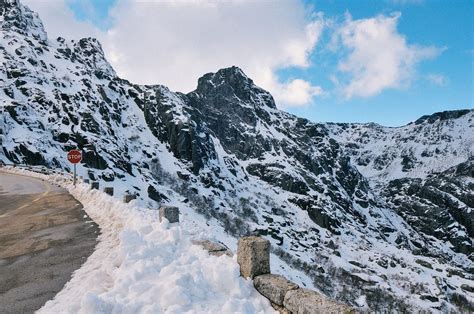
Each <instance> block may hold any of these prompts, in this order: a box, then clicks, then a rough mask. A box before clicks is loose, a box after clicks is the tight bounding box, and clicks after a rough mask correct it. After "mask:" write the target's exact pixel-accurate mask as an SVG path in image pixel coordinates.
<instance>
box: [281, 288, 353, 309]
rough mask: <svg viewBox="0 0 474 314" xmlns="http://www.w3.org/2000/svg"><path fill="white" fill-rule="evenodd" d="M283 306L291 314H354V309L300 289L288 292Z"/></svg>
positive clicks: (310, 291)
mask: <svg viewBox="0 0 474 314" xmlns="http://www.w3.org/2000/svg"><path fill="white" fill-rule="evenodd" d="M283 305H284V306H285V308H286V309H288V310H289V311H290V312H291V313H295V314H303V313H314V314H319V313H321V314H326V313H327V314H336V313H337V314H339V313H355V311H354V309H353V308H351V307H350V306H348V305H346V304H342V303H338V302H336V301H333V300H330V299H328V298H326V297H325V296H323V295H321V294H319V293H317V292H316V291H312V290H308V289H302V288H301V289H296V290H290V291H288V292H287V293H286V295H285V300H284V301H283Z"/></svg>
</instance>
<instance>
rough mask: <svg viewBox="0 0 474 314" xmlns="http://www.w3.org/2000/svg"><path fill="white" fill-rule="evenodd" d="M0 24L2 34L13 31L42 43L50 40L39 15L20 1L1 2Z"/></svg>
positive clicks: (8, 0)
mask: <svg viewBox="0 0 474 314" xmlns="http://www.w3.org/2000/svg"><path fill="white" fill-rule="evenodd" d="M0 23H1V30H2V32H6V31H9V30H13V31H15V32H18V33H20V34H23V35H26V36H32V37H33V38H35V39H36V40H38V41H40V42H46V41H47V39H48V37H47V35H46V32H45V30H44V27H43V23H42V22H41V19H40V18H39V16H38V14H37V13H36V12H33V11H32V10H30V8H28V7H27V6H25V5H22V4H21V3H20V1H19V0H0Z"/></svg>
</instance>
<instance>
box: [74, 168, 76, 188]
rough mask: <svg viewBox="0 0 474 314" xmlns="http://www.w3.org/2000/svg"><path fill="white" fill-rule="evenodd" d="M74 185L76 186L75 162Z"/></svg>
mask: <svg viewBox="0 0 474 314" xmlns="http://www.w3.org/2000/svg"><path fill="white" fill-rule="evenodd" d="M74 186H76V164H74Z"/></svg>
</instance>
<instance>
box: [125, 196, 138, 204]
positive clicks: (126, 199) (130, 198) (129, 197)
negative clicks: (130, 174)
mask: <svg viewBox="0 0 474 314" xmlns="http://www.w3.org/2000/svg"><path fill="white" fill-rule="evenodd" d="M136 198H137V195H136V194H125V195H124V196H123V202H124V203H130V201H131V200H134V199H136Z"/></svg>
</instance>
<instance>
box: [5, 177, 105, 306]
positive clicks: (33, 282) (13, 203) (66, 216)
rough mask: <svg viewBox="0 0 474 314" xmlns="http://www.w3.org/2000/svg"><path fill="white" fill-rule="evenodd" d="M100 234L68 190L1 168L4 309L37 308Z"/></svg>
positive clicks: (69, 276)
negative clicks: (5, 171)
mask: <svg viewBox="0 0 474 314" xmlns="http://www.w3.org/2000/svg"><path fill="white" fill-rule="evenodd" d="M98 234H99V229H98V227H97V225H96V224H95V223H94V222H93V221H91V220H90V219H89V218H88V217H87V216H86V213H85V212H84V211H83V210H82V205H81V204H80V203H79V202H78V201H77V200H76V199H74V198H73V197H72V196H71V195H70V194H69V193H68V192H67V191H66V190H65V189H63V188H61V187H58V186H56V185H53V184H49V183H47V182H45V181H42V180H40V179H36V178H32V177H26V176H21V175H14V174H8V173H4V172H1V170H0V313H31V312H34V311H35V310H38V309H39V308H41V306H43V304H44V303H45V302H46V301H48V300H50V299H52V298H53V297H54V296H55V295H56V293H58V292H59V291H60V290H61V289H62V287H63V286H64V284H65V283H66V282H67V281H69V279H70V278H71V275H72V273H73V272H74V271H75V270H76V269H78V268H79V267H80V266H81V265H82V264H83V263H84V262H85V260H86V259H87V257H88V256H89V255H90V254H92V252H93V250H94V247H95V245H96V238H97V236H98Z"/></svg>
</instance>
